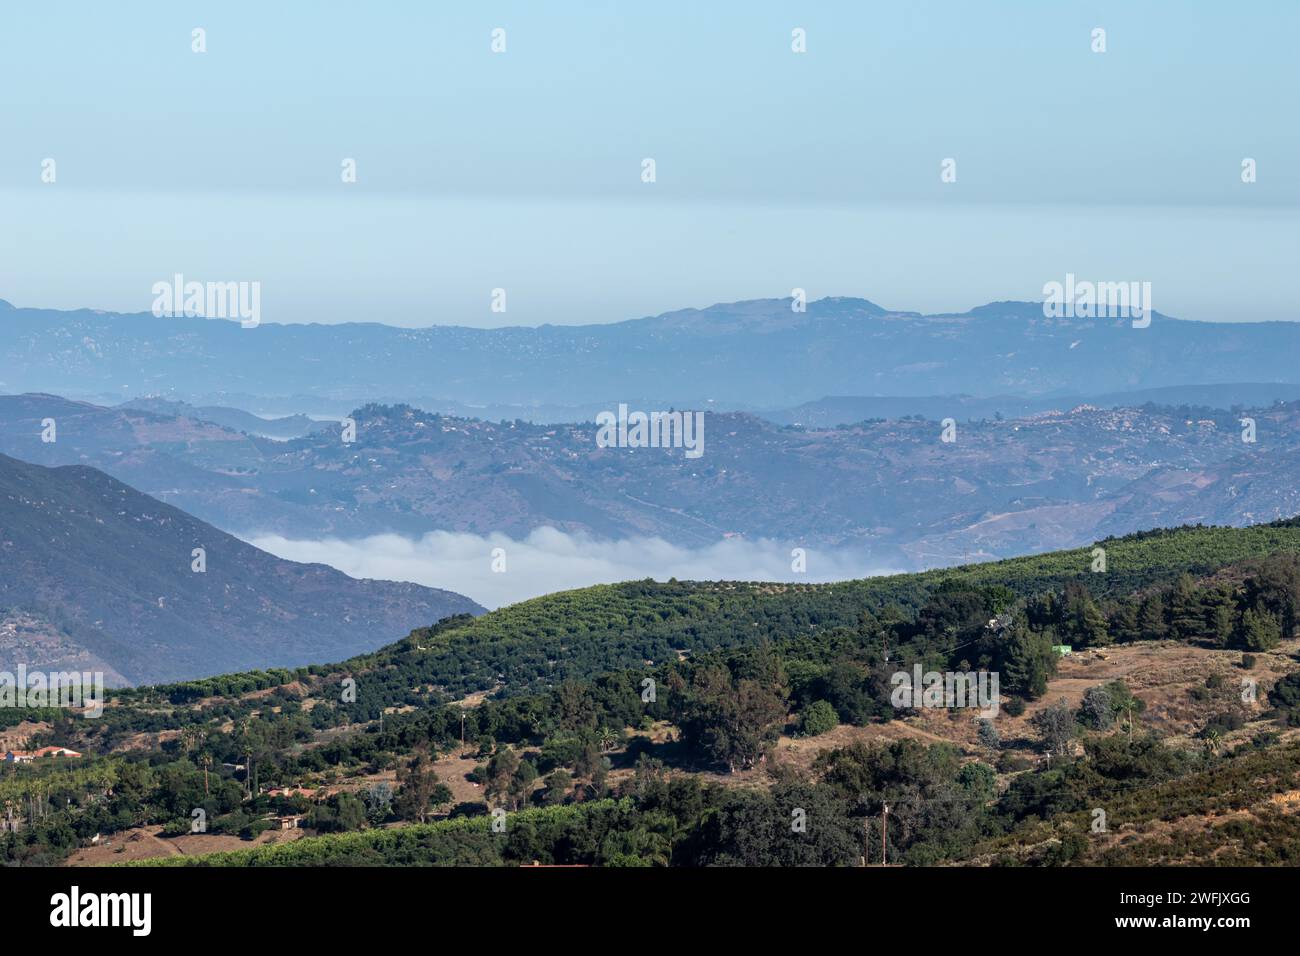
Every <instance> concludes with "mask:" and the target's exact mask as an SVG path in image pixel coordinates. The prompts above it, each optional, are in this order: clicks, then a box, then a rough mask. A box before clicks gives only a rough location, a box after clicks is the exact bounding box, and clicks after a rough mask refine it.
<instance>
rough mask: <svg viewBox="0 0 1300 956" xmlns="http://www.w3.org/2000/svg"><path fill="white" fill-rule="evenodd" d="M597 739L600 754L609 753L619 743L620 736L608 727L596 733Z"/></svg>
mask: <svg viewBox="0 0 1300 956" xmlns="http://www.w3.org/2000/svg"><path fill="white" fill-rule="evenodd" d="M596 739H597V740H598V741H599V743H600V752H601V753H608V752H609V751H611V750H613V749H614V747H615V745H616V744H617V743H618V734H616V733H614V731H612V730H611V729H610V728H608V727H601V728H600V730H598V731H596Z"/></svg>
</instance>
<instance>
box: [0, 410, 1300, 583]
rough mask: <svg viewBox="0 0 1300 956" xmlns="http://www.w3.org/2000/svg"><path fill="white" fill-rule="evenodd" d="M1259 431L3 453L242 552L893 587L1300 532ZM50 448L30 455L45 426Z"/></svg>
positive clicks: (1135, 424)
mask: <svg viewBox="0 0 1300 956" xmlns="http://www.w3.org/2000/svg"><path fill="white" fill-rule="evenodd" d="M1250 414H1251V415H1252V416H1253V417H1254V418H1255V419H1256V423H1257V439H1258V440H1257V442H1255V443H1252V444H1247V443H1244V442H1243V441H1242V440H1241V425H1240V422H1239V417H1238V414H1237V413H1233V412H1227V411H1215V410H1209V409H1189V410H1187V411H1183V410H1179V409H1176V408H1160V407H1150V408H1139V409H1122V408H1121V409H1099V408H1096V407H1092V406H1088V405H1084V406H1080V407H1078V408H1072V409H1069V410H1064V411H1056V412H1050V413H1048V412H1045V413H1041V414H1036V415H1033V416H1030V417H1026V418H1020V419H1006V420H1004V421H996V420H988V421H965V420H962V421H960V422H959V423H958V425H957V440H956V441H955V442H953V443H944V442H942V441H941V440H940V425H939V423H938V422H937V421H933V420H929V421H927V420H898V421H875V422H871V421H868V422H863V423H860V424H858V425H854V426H848V427H835V428H795V427H782V426H778V425H776V424H773V423H771V422H768V421H765V420H763V419H761V418H758V417H756V416H753V415H748V414H743V413H709V414H706V416H705V424H706V430H705V437H706V441H705V449H706V450H705V453H704V455H703V457H701V458H699V459H688V458H686V457H685V456H684V455H683V454H682V453H681V452H680V451H674V450H664V449H626V448H623V449H620V448H599V447H598V446H597V445H596V443H595V426H594V425H593V424H592V423H586V424H561V425H530V424H526V423H520V422H507V423H493V422H483V421H479V420H475V419H465V418H449V417H446V416H440V415H436V414H433V413H429V412H424V411H422V410H420V409H415V408H411V407H409V406H379V405H367V406H364V407H362V408H359V409H357V410H355V411H354V413H353V416H354V418H355V421H356V427H357V431H356V440H355V441H354V442H352V443H344V442H343V441H342V440H341V436H340V434H339V433H338V431H337V429H335V430H333V431H321V432H315V433H313V434H311V435H309V436H307V437H305V438H300V439H295V440H292V441H288V442H276V441H271V440H269V439H263V438H257V437H256V436H249V435H244V434H240V433H237V432H234V431H231V430H230V429H225V428H222V427H220V426H217V425H213V424H210V423H206V422H201V421H195V420H192V419H188V418H184V417H168V416H162V415H158V414H155V413H151V412H143V411H138V410H132V409H124V408H120V407H118V408H99V407H97V406H94V405H89V404H86V403H78V402H72V401H69V400H67V399H61V398H58V397H56V396H49V395H21V396H0V452H4V453H7V454H12V455H15V456H18V457H23V458H26V459H29V460H33V461H37V462H40V463H42V464H51V465H52V464H63V463H73V462H84V463H86V464H93V465H95V466H96V467H99V468H102V469H104V470H105V471H108V472H110V473H111V474H113V475H115V476H116V477H118V478H120V479H121V480H123V481H127V482H129V483H131V484H133V485H137V486H138V487H140V488H142V489H144V490H146V491H148V492H149V493H151V494H154V495H156V496H158V497H159V498H162V499H163V500H166V501H168V502H171V503H173V504H176V505H177V506H179V507H182V508H184V509H185V510H186V511H188V512H190V513H192V514H195V515H198V516H199V517H201V518H203V519H204V520H207V521H210V522H212V523H213V524H216V525H218V526H219V527H223V528H226V529H228V530H231V531H235V532H238V533H276V534H281V535H284V536H286V537H291V538H311V539H315V538H321V537H343V538H353V537H360V536H364V535H370V534H378V533H387V532H395V533H399V534H404V535H413V536H419V535H421V534H424V533H425V532H429V531H433V530H448V531H461V532H469V533H474V534H491V533H503V534H507V535H510V536H512V537H522V536H525V535H527V534H528V533H529V532H530V531H532V530H533V529H535V528H538V527H542V526H551V527H555V528H558V529H560V530H562V531H566V532H571V533H574V532H579V533H588V534H592V535H595V536H598V537H601V538H611V539H618V538H624V537H629V536H658V537H662V538H664V539H666V540H668V541H671V542H674V543H677V544H681V545H687V546H699V545H708V544H712V543H714V542H716V541H718V540H720V539H721V538H723V537H724V536H728V535H741V536H744V537H747V538H750V539H772V540H775V541H777V542H787V544H786V545H785V546H786V547H787V548H788V547H789V546H791V545H794V544H798V545H804V546H807V547H812V548H818V547H847V548H853V549H861V550H863V551H864V552H867V553H869V554H870V555H871V556H872V557H874V558H876V559H878V560H879V561H881V562H883V563H886V564H888V565H889V566H891V567H897V568H924V567H933V566H937V565H940V564H944V563H956V562H959V561H963V560H966V559H969V558H977V557H990V556H998V557H1005V556H1011V555H1017V554H1024V553H1028V552H1031V551H1038V550H1047V549H1051V548H1060V547H1074V546H1079V545H1082V544H1084V543H1087V542H1090V541H1094V540H1096V539H1097V538H1100V537H1104V536H1106V535H1110V534H1125V533H1128V532H1132V531H1137V530H1143V529H1147V528H1153V527H1159V526H1167V525H1175V524H1183V523H1196V522H1201V523H1207V524H1228V525H1241V524H1249V523H1255V522H1260V521H1271V520H1274V519H1277V518H1287V517H1290V516H1292V515H1294V514H1296V513H1297V512H1300V489H1298V488H1297V487H1296V485H1295V482H1294V480H1293V476H1294V475H1295V474H1300V403H1291V404H1284V405H1273V406H1269V407H1267V408H1262V409H1255V410H1252V411H1251V412H1250ZM47 417H52V418H54V419H55V420H56V421H57V422H58V424H59V440H58V441H57V442H55V443H44V442H42V441H41V440H40V433H41V422H42V420H43V419H45V418H47Z"/></svg>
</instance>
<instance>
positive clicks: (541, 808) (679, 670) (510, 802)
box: [0, 520, 1300, 866]
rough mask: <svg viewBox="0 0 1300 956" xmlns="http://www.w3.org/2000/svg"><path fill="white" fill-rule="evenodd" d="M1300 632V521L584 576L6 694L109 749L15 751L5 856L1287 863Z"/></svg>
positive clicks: (38, 722) (71, 741) (26, 728)
mask: <svg viewBox="0 0 1300 956" xmlns="http://www.w3.org/2000/svg"><path fill="white" fill-rule="evenodd" d="M1103 562H1104V563H1103ZM1298 636H1300V521H1297V520H1290V521H1286V522H1279V523H1275V524H1271V525H1260V526H1255V527H1251V528H1245V529H1228V528H1202V527H1189V528H1180V529H1175V530H1170V531H1159V532H1151V533H1147V534H1142V535H1132V536H1129V537H1126V538H1123V539H1114V540H1106V541H1102V542H1099V543H1098V545H1097V546H1096V547H1095V548H1089V549H1079V550H1075V551H1068V552H1058V553H1053V554H1046V555H1040V556H1038V557H1033V558H1020V559H1016V560H1011V561H1003V562H998V563H996V564H980V565H972V566H968V567H964V568H955V569H951V570H946V571H934V572H929V573H926V574H916V575H902V576H896V577H887V578H876V579H870V580H865V581H851V582H844V583H840V584H828V585H806V586H792V585H776V584H762V583H752V582H678V581H669V582H666V583H655V582H651V581H644V582H630V583H626V584H621V585H611V586H603V587H597V588H587V589H583V590H579V591H570V592H565V593H562V594H556V595H552V596H549V597H546V598H541V599H538V600H534V601H528V602H525V603H522V604H518V605H514V606H512V607H508V608H505V609H502V610H500V611H496V612H493V613H491V614H486V615H484V616H482V617H481V618H478V619H473V618H469V617H466V616H453V617H450V618H444V619H443V620H442V621H440V622H438V623H437V624H435V625H432V626H430V627H426V628H420V629H418V630H416V631H414V632H412V633H411V634H410V635H409V636H408V637H407V638H406V639H404V640H402V641H400V642H398V643H397V644H393V645H389V646H387V647H384V648H382V649H381V650H379V651H377V652H374V653H371V654H367V655H364V656H361V657H355V658H352V659H350V660H347V661H344V662H342V663H339V664H332V665H316V666H311V667H303V668H297V669H294V670H276V671H255V672H248V673H242V674H231V675H226V676H223V677H218V678H211V679H206V680H201V681H195V682H191V683H187V684H173V685H166V686H152V687H144V688H137V689H129V690H124V691H120V692H115V693H114V694H112V695H111V698H110V701H109V703H108V705H107V706H106V707H105V708H104V710H103V714H102V716H100V717H99V718H97V719H77V717H78V714H77V713H76V712H75V711H66V710H60V709H57V708H54V707H49V708H47V709H46V710H45V711H41V712H36V711H32V710H31V709H21V708H10V709H7V710H6V709H0V731H4V732H6V733H7V734H9V735H11V736H12V735H23V736H25V737H26V740H25V743H26V746H27V747H28V748H29V749H30V748H34V747H38V746H44V745H47V744H55V745H60V746H67V747H71V748H72V749H74V750H76V751H78V752H80V753H82V754H85V755H86V756H85V757H83V758H81V759H78V760H75V761H74V760H58V761H43V762H37V763H35V764H32V765H26V766H20V767H3V768H0V808H4V807H8V808H9V812H10V815H11V820H10V821H9V823H10V826H11V827H12V828H14V829H12V830H11V832H8V833H5V834H3V835H0V862H4V863H18V864H23V863H51V862H59V861H61V860H64V859H70V860H71V861H72V862H75V863H85V864H97V863H114V862H119V861H132V860H152V861H154V862H167V861H166V860H164V859H163V858H165V857H169V858H170V861H171V862H173V863H177V864H181V865H208V864H228V865H281V864H283V865H301V864H311V863H331V864H340V865H344V864H352V865H357V864H394V865H401V864H407V865H409V864H412V863H428V864H438V865H502V864H518V863H527V862H530V861H533V860H538V861H542V862H547V863H565V864H573V863H580V864H596V865H637V866H656V865H659V866H662V865H687V866H698V865H709V864H729V865H735V864H754V865H769V866H770V865H858V864H860V863H861V862H862V861H863V860H866V861H867V862H874V861H877V860H878V859H879V857H878V856H876V857H874V858H873V857H872V854H873V853H874V854H878V853H879V848H880V847H881V845H882V838H883V839H884V840H885V841H886V842H887V850H888V855H889V861H890V862H901V863H908V864H919V865H925V864H936V863H945V864H951V863H963V862H965V863H1040V864H1054V863H1068V862H1091V863H1124V862H1133V861H1135V860H1139V861H1143V862H1150V861H1157V862H1160V861H1164V862H1177V861H1182V860H1184V859H1185V858H1186V857H1187V855H1188V853H1189V849H1188V848H1189V847H1193V848H1195V849H1194V851H1191V852H1195V853H1198V854H1202V855H1204V854H1209V855H1211V856H1214V857H1215V858H1221V859H1223V860H1227V861H1234V862H1241V863H1260V862H1285V861H1288V860H1291V861H1293V860H1295V859H1300V814H1296V813H1294V812H1292V811H1289V810H1287V809H1286V808H1287V807H1289V806H1290V804H1289V803H1287V801H1288V800H1290V799H1291V795H1293V794H1295V793H1297V792H1300V746H1297V745H1298V744H1300V670H1298V669H1297V659H1298V658H1300V640H1297V637H1298ZM1067 649H1068V650H1069V651H1070V652H1071V653H1070V655H1069V656H1062V652H1063V651H1064V650H1067ZM915 667H921V668H922V669H923V670H931V671H936V672H946V673H947V674H948V675H950V676H952V675H961V676H964V677H965V678H972V677H974V676H976V675H985V676H988V675H998V677H999V678H1000V686H999V685H994V697H993V698H992V699H991V710H990V709H989V708H988V707H985V706H984V704H980V705H979V708H980V709H976V710H962V709H960V708H961V707H974V706H976V705H975V704H972V703H970V702H967V703H966V704H962V703H955V704H954V703H952V702H948V703H916V702H915V701H914V702H913V703H910V704H909V703H907V702H903V703H900V702H899V701H898V700H896V699H895V695H894V693H893V689H894V687H895V686H896V678H897V677H898V676H899V672H903V673H905V674H906V673H909V672H911V671H912V669H913V668H915ZM1247 691H1249V693H1247ZM886 804H887V805H888V806H889V807H890V811H889V812H890V826H889V831H888V834H887V836H885V835H883V834H881V833H880V832H879V831H878V830H873V829H872V827H873V826H874V825H875V824H874V823H873V821H875V820H876V819H878V818H879V815H880V814H881V812H882V810H881V808H882V807H883V806H884V805H886ZM791 807H797V808H802V809H804V810H805V811H806V812H807V815H808V818H809V819H810V820H812V821H814V822H815V825H813V826H811V827H810V828H809V830H808V834H809V836H808V837H807V838H805V836H804V835H803V834H802V833H799V832H797V831H791V828H790V813H791V809H790V808H791ZM1096 807H1104V808H1106V809H1107V810H1108V812H1110V813H1111V814H1112V816H1111V821H1112V823H1111V826H1112V827H1113V828H1114V833H1115V838H1114V839H1112V838H1111V836H1110V835H1109V834H1110V831H1103V832H1102V833H1101V834H1100V835H1097V834H1096V831H1093V830H1092V829H1090V820H1091V817H1090V816H1089V814H1090V813H1091V809H1090V808H1096ZM196 809H201V810H202V811H203V814H204V819H205V820H207V821H208V825H209V827H210V830H209V832H207V833H199V834H196V833H195V832H194V831H193V830H192V828H191V823H192V819H193V817H194V812H195V810H196ZM1225 809H1230V810H1232V811H1233V813H1234V816H1233V819H1232V820H1231V821H1229V825H1225V824H1224V822H1223V820H1221V819H1219V817H1220V815H1221V813H1222V811H1224V810H1225ZM502 812H504V813H505V814H506V816H507V818H508V822H507V824H506V828H505V830H504V832H501V831H499V830H498V829H497V828H496V826H495V824H496V822H497V820H498V819H501V817H500V814H501V813H502ZM489 813H491V817H489V816H488V814H489ZM1171 813H1172V814H1173V815H1174V816H1175V817H1176V818H1177V822H1178V828H1177V829H1171V828H1170V827H1169V826H1167V825H1166V824H1167V821H1169V820H1170V819H1171V817H1170V814H1171ZM285 820H289V821H290V827H291V828H290V829H289V830H285V829H283V827H282V824H283V821H285ZM303 833H307V834H309V838H308V839H304V840H299V839H298V837H299V836H301V835H302V834H303ZM106 834H107V835H108V836H107V838H106V839H107V842H106V843H105V842H104V835H106ZM792 834H793V835H792ZM96 835H99V837H100V838H101V839H100V840H98V841H96V840H95V838H96ZM222 850H237V851H238V852H235V853H233V854H218V855H216V856H209V855H208V854H211V853H213V852H214V851H222ZM118 854H121V855H120V856H119V855H118Z"/></svg>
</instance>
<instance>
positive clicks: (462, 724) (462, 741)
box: [460, 707, 465, 751]
mask: <svg viewBox="0 0 1300 956" xmlns="http://www.w3.org/2000/svg"><path fill="white" fill-rule="evenodd" d="M460 749H461V750H462V751H464V749H465V708H464V707H462V708H461V709H460Z"/></svg>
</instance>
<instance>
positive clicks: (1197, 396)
mask: <svg viewBox="0 0 1300 956" xmlns="http://www.w3.org/2000/svg"><path fill="white" fill-rule="evenodd" d="M1297 400H1300V385H1288V384H1267V383H1230V384H1224V385H1169V386H1166V387H1164V388H1143V389H1134V390H1133V391H1128V392H1109V393H1105V394H1101V395H1056V396H1041V397H1038V396H1017V395H996V396H991V397H987V398H976V397H974V396H971V395H915V396H891V397H879V398H873V397H862V396H852V395H845V396H828V397H826V398H820V399H817V400H816V401H813V402H804V403H803V404H802V405H797V406H795V407H794V408H782V409H775V410H767V411H761V412H759V413H758V414H759V415H761V416H762V417H763V418H766V419H768V420H769V421H773V422H776V423H777V424H779V425H808V426H811V427H818V428H827V427H834V426H835V425H851V424H853V423H854V422H861V421H866V420H867V419H871V418H889V419H893V418H908V417H912V416H916V415H920V416H921V417H923V418H931V419H935V420H942V419H944V418H950V417H951V418H955V419H956V420H957V421H966V420H968V419H980V418H996V417H998V416H999V415H1000V416H1002V417H1003V418H1020V417H1023V416H1025V415H1035V414H1039V413H1041V412H1048V411H1063V410H1065V409H1069V408H1073V407H1075V406H1077V405H1083V404H1088V405H1093V406H1095V407H1097V408H1140V407H1141V406H1143V405H1146V404H1148V403H1149V404H1153V405H1161V406H1169V407H1180V406H1189V407H1192V408H1213V409H1222V410H1227V409H1233V408H1267V407H1268V406H1269V405H1272V404H1273V403H1275V402H1294V401H1297Z"/></svg>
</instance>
